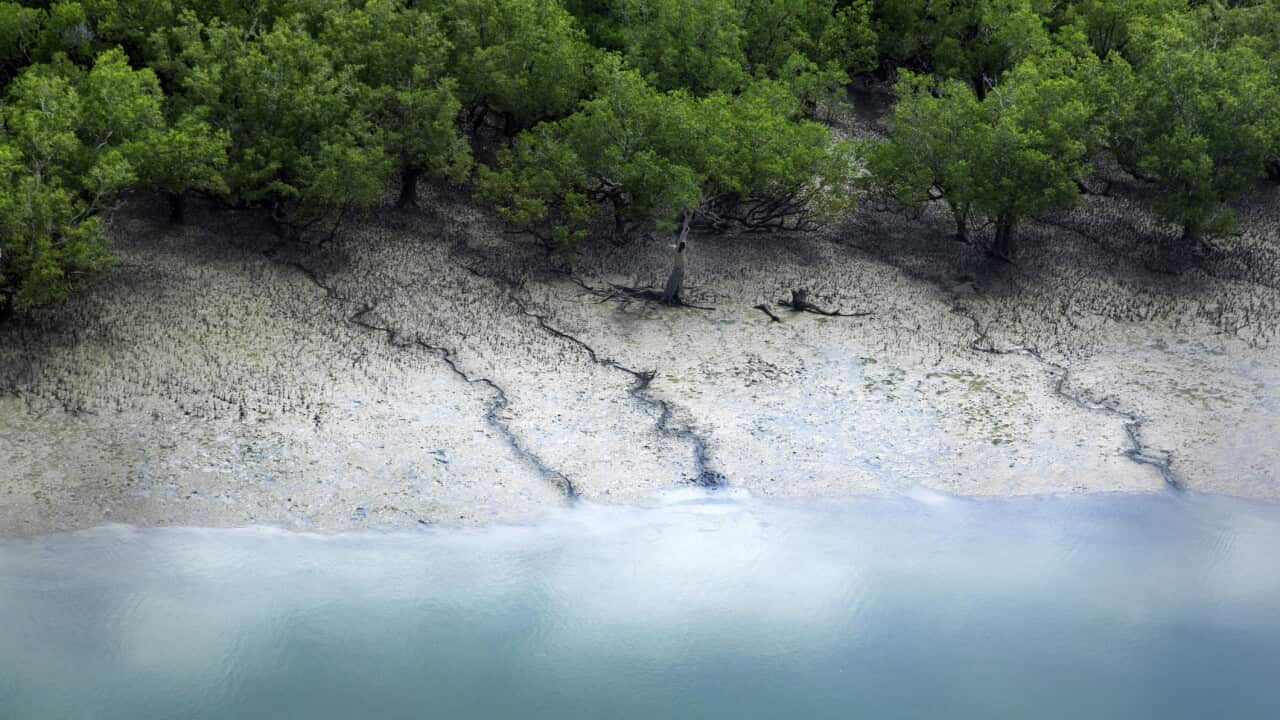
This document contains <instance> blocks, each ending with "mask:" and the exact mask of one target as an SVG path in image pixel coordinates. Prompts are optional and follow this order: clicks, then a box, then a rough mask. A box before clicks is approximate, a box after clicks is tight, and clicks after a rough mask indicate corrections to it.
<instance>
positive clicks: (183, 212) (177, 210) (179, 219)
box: [165, 192, 187, 225]
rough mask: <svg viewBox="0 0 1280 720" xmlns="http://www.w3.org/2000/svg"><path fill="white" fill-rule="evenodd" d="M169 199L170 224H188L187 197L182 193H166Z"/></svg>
mask: <svg viewBox="0 0 1280 720" xmlns="http://www.w3.org/2000/svg"><path fill="white" fill-rule="evenodd" d="M165 195H167V196H168V198H169V224H170V225H185V224H187V196H186V194H184V193H180V192H170V193H165Z"/></svg>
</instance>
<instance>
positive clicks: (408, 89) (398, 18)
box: [320, 0, 471, 193]
mask: <svg viewBox="0 0 1280 720" xmlns="http://www.w3.org/2000/svg"><path fill="white" fill-rule="evenodd" d="M325 20H326V22H325V29H324V31H323V32H322V33H321V36H320V42H321V44H322V45H324V46H325V47H327V48H329V49H330V51H332V52H334V53H336V54H339V55H340V56H341V57H342V58H343V61H344V62H345V63H347V64H349V65H350V66H352V67H355V68H358V75H357V79H358V80H359V82H360V85H361V90H362V94H363V98H362V99H361V101H360V102H361V104H362V105H363V106H364V107H365V108H368V109H370V110H371V111H372V115H373V121H374V123H375V124H376V126H377V127H378V129H379V130H380V131H381V138H382V142H383V147H384V150H385V152H386V154H387V156H388V157H389V158H391V159H392V160H393V161H394V162H395V163H396V166H397V168H398V170H399V171H400V174H401V176H402V178H403V179H404V182H405V183H406V191H407V192H410V193H411V192H412V190H413V189H414V184H415V183H416V181H417V178H418V177H419V176H423V175H425V176H428V177H433V178H447V179H450V180H452V181H455V182H460V181H462V180H463V179H465V178H466V176H467V174H468V171H469V170H470V168H471V148H470V146H469V145H468V144H467V142H466V139H465V138H464V137H463V136H462V134H461V133H460V132H459V131H458V128H457V123H456V120H457V117H458V113H459V111H460V110H461V103H460V102H459V100H458V98H457V97H456V95H455V89H456V85H457V83H456V81H455V80H454V79H453V78H451V77H449V76H448V75H447V72H448V61H449V53H450V51H451V49H452V45H451V43H450V41H449V39H448V37H446V35H445V33H444V30H443V29H442V27H441V24H440V22H439V20H438V19H437V18H436V17H435V16H434V15H432V14H430V13H428V12H426V11H423V10H419V9H414V8H406V7H405V5H404V2H403V0H370V1H369V2H367V3H366V4H365V5H364V7H363V8H358V9H354V10H333V11H330V12H328V13H327V14H326V16H325Z"/></svg>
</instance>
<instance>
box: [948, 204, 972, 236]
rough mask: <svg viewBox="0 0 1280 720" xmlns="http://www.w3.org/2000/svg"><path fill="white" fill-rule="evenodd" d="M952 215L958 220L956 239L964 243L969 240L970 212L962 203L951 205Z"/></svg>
mask: <svg viewBox="0 0 1280 720" xmlns="http://www.w3.org/2000/svg"><path fill="white" fill-rule="evenodd" d="M948 205H950V206H951V217H952V218H953V219H954V220H955V222H956V239H957V240H959V241H960V242H962V243H967V242H969V213H968V210H967V208H964V207H962V206H960V205H951V203H950V202H948Z"/></svg>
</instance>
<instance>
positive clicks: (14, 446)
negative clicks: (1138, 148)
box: [0, 190, 1280, 534]
mask: <svg viewBox="0 0 1280 720" xmlns="http://www.w3.org/2000/svg"><path fill="white" fill-rule="evenodd" d="M1269 192H1270V194H1269V195H1268V196H1267V197H1264V198H1263V199H1262V201H1260V202H1257V203H1255V204H1254V205H1251V206H1250V208H1248V209H1247V212H1245V213H1244V214H1243V220H1244V225H1243V230H1244V232H1243V233H1242V234H1241V235H1239V236H1238V237H1234V238H1230V239H1228V240H1226V241H1222V242H1221V243H1220V244H1219V245H1218V246H1217V247H1216V248H1215V249H1214V250H1213V253H1212V254H1210V255H1209V256H1208V257H1204V258H1199V259H1196V260H1195V261H1194V262H1191V263H1190V264H1189V265H1188V266H1187V267H1186V268H1185V269H1183V270H1182V271H1181V272H1180V273H1179V274H1177V275H1174V274H1168V272H1167V270H1168V268H1166V267H1162V266H1161V263H1162V262H1163V261H1164V260H1166V259H1167V258H1163V257H1162V256H1161V255H1160V254H1159V252H1158V248H1157V250H1151V249H1150V248H1151V243H1150V242H1149V238H1150V237H1151V236H1153V235H1155V234H1157V231H1156V229H1154V228H1150V227H1147V226H1142V224H1141V222H1140V221H1138V220H1134V219H1133V218H1138V217H1141V213H1139V212H1137V210H1136V209H1135V208H1134V207H1132V205H1133V201H1132V200H1130V199H1126V198H1125V197H1123V195H1122V194H1121V193H1120V192H1119V191H1117V193H1116V194H1114V195H1113V196H1110V197H1094V198H1091V199H1090V203H1089V206H1088V208H1087V209H1085V210H1081V211H1077V212H1074V213H1069V214H1065V215H1062V216H1056V217H1053V218H1046V219H1045V222H1039V223H1034V224H1032V225H1030V226H1029V227H1028V228H1027V229H1026V230H1025V231H1024V233H1023V235H1022V236H1021V239H1022V241H1023V248H1022V253H1021V256H1020V259H1019V263H1018V265H1017V266H1013V267H1009V266H1000V265H992V264H991V263H990V262H989V261H988V260H986V259H985V258H984V257H983V256H982V254H981V252H980V251H979V250H977V249H975V248H973V247H970V246H967V245H962V244H960V243H955V242H952V241H949V240H947V239H946V238H945V232H946V226H945V222H944V221H943V219H942V218H934V217H932V216H930V215H926V216H925V217H923V218H918V219H917V218H909V217H901V216H897V215H894V214H891V213H886V212H876V211H874V210H871V209H868V210H864V211H863V212H861V213H860V214H859V215H857V216H856V217H855V218H854V219H853V220H852V221H851V222H849V223H847V224H845V225H843V226H841V227H838V228H833V229H831V230H830V231H827V232H824V233H821V234H810V235H794V236H779V235H760V236H739V237H706V238H697V239H695V241H694V243H693V245H692V251H691V256H690V263H689V278H688V282H689V284H690V290H689V292H690V294H691V297H693V298H695V299H696V300H697V302H698V304H700V305H704V306H708V307H710V308H712V309H710V310H692V309H688V308H667V307H660V306H656V305H653V304H648V303H643V302H636V301H627V300H624V299H613V300H604V299H603V298H601V297H599V296H598V295H596V294H593V293H590V292H588V291H587V290H585V289H584V285H586V286H588V287H603V286H606V284H607V283H609V282H613V283H616V284H620V285H643V284H656V283H657V281H658V280H660V278H661V277H662V276H663V273H664V270H665V267H664V264H665V262H666V261H667V258H668V252H669V251H668V249H667V247H666V240H665V239H663V238H659V239H655V240H651V241H641V242H638V243H632V244H629V245H619V246H614V245H610V244H607V243H601V244H598V245H594V246H591V247H589V248H588V249H587V250H586V251H585V252H584V253H583V254H582V256H581V257H580V258H579V259H578V261H577V264H576V268H575V272H576V278H575V279H570V278H569V277H567V276H565V275H563V274H560V273H557V272H555V269H554V267H553V265H554V263H552V262H551V261H549V260H548V259H547V257H546V256H545V254H544V253H543V252H542V251H541V249H540V248H538V247H536V246H535V245H534V244H532V243H530V242H528V241H527V240H525V239H523V238H522V237H521V236H518V235H509V234H504V233H503V232H502V229H501V227H500V226H499V225H498V224H497V223H496V222H495V221H494V220H493V218H492V217H490V216H488V215H487V214H486V213H483V212H480V211H477V210H475V209H474V208H472V207H471V206H469V205H467V204H466V203H464V202H461V201H456V200H453V199H450V198H447V197H436V198H432V199H431V202H430V207H431V208H432V209H431V210H430V211H429V212H426V213H422V214H417V213H414V214H387V215H383V216H377V217H368V218H363V219H359V220H354V221H351V222H349V223H347V224H346V225H344V226H343V228H342V229H340V231H339V232H338V233H337V235H336V236H335V237H334V239H333V240H332V241H331V242H328V243H324V244H322V245H318V246H306V247H295V246H281V245H278V244H277V243H275V242H274V241H273V240H272V239H271V238H270V237H269V234H268V233H267V232H266V229H265V227H262V226H260V225H259V224H258V223H257V222H256V221H255V220H254V219H253V218H252V217H250V216H247V215H237V214H226V213H218V214H208V215H204V216H199V217H197V216H193V218H192V220H193V222H194V223H195V227H193V228H186V229H177V230H175V229H171V228H168V227H166V226H164V225H163V224H162V223H161V222H160V221H159V219H158V218H153V217H149V216H145V215H144V214H143V213H141V212H140V211H139V212H132V213H130V214H127V216H126V217H124V218H123V219H121V220H120V221H119V222H118V223H117V225H116V227H115V228H114V230H113V232H114V237H115V252H116V254H117V255H118V256H119V258H120V265H119V267H118V268H117V269H116V270H115V271H114V272H113V273H111V274H109V275H107V276H105V277H104V278H102V279H101V280H99V281H97V282H95V284H93V285H92V286H91V287H90V288H89V289H88V290H87V292H85V293H83V294H81V295H80V296H78V297H76V298H75V299H73V300H71V301H69V302H68V303H66V304H64V305H63V306H60V307H56V308H50V309H46V310H42V311H39V312H37V313H34V314H33V315H31V316H28V317H25V318H21V317H20V318H18V320H17V321H16V322H14V323H11V324H10V325H8V326H7V327H4V328H2V329H0V391H3V392H2V393H0V459H2V461H3V463H2V466H0V534H28V533H37V532H43V531H50V530H58V529H68V528H76V527H85V526H92V525H98V524H102V523H104V522H127V523H135V524H142V525H160V524H193V525H218V526H224V525H244V524H273V525H281V526H285V527H290V528H300V529H341V528H347V527H358V526H386V527H394V526H407V525H416V524H418V523H473V522H486V521H491V520H512V519H517V518H520V517H527V516H529V515H531V514H534V513H537V512H539V511H541V510H544V509H547V508H551V507H557V506H561V505H563V504H565V503H566V502H572V500H573V499H574V498H577V497H582V498H588V499H592V500H605V501H610V500H615V501H629V500H637V499H640V498H643V497H646V496H649V495H651V494H652V493H654V492H655V491H657V490H660V489H663V488H666V487H671V486H675V485H682V484H704V485H715V484H728V485H731V486H734V487H738V488H743V489H746V490H748V491H750V492H752V493H755V494H761V495H786V496H836V495H849V494H866V493H900V492H906V491H909V490H910V489H911V488H913V487H915V486H925V487H929V488H933V489H937V490H941V491H945V492H950V493H958V494H1026V493H1044V492H1084V491H1164V490H1166V489H1167V488H1168V487H1169V486H1170V485H1177V486H1178V487H1185V488H1188V489H1191V490H1204V491H1212V492H1221V493H1226V494H1234V495H1242V496H1247V497H1254V498H1267V499H1276V498H1280V450H1277V448H1276V446H1275V443H1274V442H1273V440H1272V439H1273V438H1274V437H1277V436H1280V351H1277V350H1274V349H1273V348H1272V344H1273V342H1274V339H1275V333H1276V330H1277V325H1280V312H1278V311H1280V290H1277V287H1278V286H1280V237H1277V233H1278V232H1280V231H1278V230H1277V227H1280V224H1277V222H1276V218H1274V217H1272V215H1274V214H1275V210H1274V208H1275V207H1276V204H1277V203H1276V197H1275V195H1276V192H1275V191H1274V190H1272V191H1269ZM199 228H204V229H199ZM1135 238H1136V239H1135ZM1143 238H1147V239H1148V241H1147V242H1145V243H1144V242H1143ZM797 288H806V289H808V290H809V293H810V296H811V298H813V299H814V302H816V303H817V304H819V305H821V306H822V307H824V308H829V309H832V310H840V311H845V312H855V311H870V312H871V313H872V314H871V315H869V316H860V317H821V316H817V315H813V314H809V313H795V312H791V311H789V310H787V309H785V308H783V307H781V306H780V304H779V301H780V300H782V299H784V298H786V297H788V296H789V293H790V290H792V289H797ZM761 304H767V305H769V306H770V310H771V311H772V312H773V313H775V314H776V315H777V316H778V317H779V318H780V319H781V322H774V321H772V320H771V319H770V317H769V316H768V315H767V314H765V313H762V312H761V311H760V310H758V309H756V306H757V305H761Z"/></svg>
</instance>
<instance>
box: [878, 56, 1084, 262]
mask: <svg viewBox="0 0 1280 720" xmlns="http://www.w3.org/2000/svg"><path fill="white" fill-rule="evenodd" d="M897 91H898V94H899V101H898V105H897V107H896V108H895V109H894V111H893V114H892V116H891V118H890V122H891V125H892V130H891V132H890V136H889V139H888V141H887V142H885V143H882V144H878V145H873V146H871V147H869V148H868V151H867V155H868V167H869V169H870V172H871V176H872V178H873V179H874V180H875V182H876V183H877V184H878V185H879V186H881V187H883V188H885V189H887V190H888V191H889V192H890V193H891V194H893V195H894V196H895V197H897V198H898V199H899V200H901V201H904V202H907V203H912V204H918V203H922V202H924V201H926V200H928V199H931V198H933V197H941V198H942V199H944V200H945V201H946V202H947V204H948V206H949V208H950V209H951V212H952V214H953V217H954V218H955V221H956V226H957V232H958V234H960V235H962V236H964V235H965V234H966V231H967V226H968V223H969V221H970V220H971V219H972V218H974V217H976V216H983V217H986V218H987V219H989V220H990V221H991V222H992V223H993V224H995V226H996V231H997V247H996V251H997V253H999V254H1001V255H1005V256H1008V255H1009V254H1011V253H1012V249H1013V247H1012V238H1013V232H1014V230H1015V229H1016V227H1017V225H1018V223H1019V222H1021V221H1022V220H1024V219H1026V218H1027V217H1029V216H1032V215H1035V214H1038V213H1043V212H1046V211H1049V210H1052V209H1055V208H1060V207H1063V206H1067V205H1070V204H1072V203H1074V202H1077V201H1078V197H1079V196H1078V192H1077V189H1076V183H1075V181H1076V180H1077V179H1078V178H1080V177H1082V176H1083V175H1084V174H1085V173H1086V172H1087V150H1088V148H1089V139H1090V132H1091V124H1090V123H1091V118H1092V106H1091V104H1090V101H1089V99H1088V98H1087V95H1086V93H1085V89H1084V87H1083V85H1082V84H1081V83H1080V82H1079V81H1078V80H1076V79H1075V78H1073V77H1072V76H1071V75H1070V74H1069V73H1068V72H1065V70H1064V67H1063V62H1062V59H1061V58H1046V59H1044V60H1041V61H1030V60H1028V61H1024V62H1022V63H1021V64H1019V65H1018V66H1017V67H1016V68H1014V69H1013V70H1011V71H1010V72H1009V73H1007V74H1006V76H1005V79H1004V80H1003V81H1002V82H1001V83H1000V84H999V85H997V86H996V87H995V88H993V89H992V90H991V92H990V93H989V94H988V95H987V97H986V98H985V99H983V100H981V101H979V100H978V99H977V97H976V96H975V94H974V93H973V92H972V90H970V89H969V88H968V87H967V86H965V85H964V84H963V83H961V82H960V81H957V80H944V81H941V82H935V81H933V80H930V79H929V78H926V77H923V76H918V75H914V74H912V73H908V72H904V73H903V75H902V78H901V80H900V81H899V84H898V88H897Z"/></svg>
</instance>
